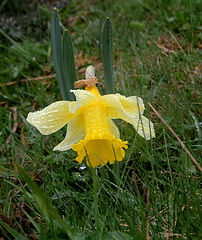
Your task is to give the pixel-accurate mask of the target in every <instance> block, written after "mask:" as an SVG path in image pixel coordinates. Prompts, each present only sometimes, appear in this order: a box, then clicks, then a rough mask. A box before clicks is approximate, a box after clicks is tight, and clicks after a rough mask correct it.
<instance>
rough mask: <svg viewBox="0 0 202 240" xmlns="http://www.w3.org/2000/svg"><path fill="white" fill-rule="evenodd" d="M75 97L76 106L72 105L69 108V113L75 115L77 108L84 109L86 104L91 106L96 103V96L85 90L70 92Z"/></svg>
mask: <svg viewBox="0 0 202 240" xmlns="http://www.w3.org/2000/svg"><path fill="white" fill-rule="evenodd" d="M71 92H73V93H74V95H75V97H76V102H77V104H76V105H75V106H73V105H72V107H71V108H70V112H72V113H75V112H76V111H77V110H78V109H79V108H81V107H84V106H86V105H88V104H91V103H93V102H95V101H96V96H95V95H94V94H93V93H91V92H89V91H86V90H71Z"/></svg>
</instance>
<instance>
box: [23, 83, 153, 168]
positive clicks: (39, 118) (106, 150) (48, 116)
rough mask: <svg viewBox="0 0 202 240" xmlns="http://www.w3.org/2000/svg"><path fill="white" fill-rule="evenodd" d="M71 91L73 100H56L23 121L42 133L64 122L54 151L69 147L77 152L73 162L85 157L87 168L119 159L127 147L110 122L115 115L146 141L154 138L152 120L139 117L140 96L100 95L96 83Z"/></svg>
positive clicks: (51, 131) (60, 126)
mask: <svg viewBox="0 0 202 240" xmlns="http://www.w3.org/2000/svg"><path fill="white" fill-rule="evenodd" d="M71 91H72V92H73V93H74V95H75V97H76V101H58V102H55V103H52V104H50V105H49V106H47V107H46V108H44V109H43V110H41V111H37V112H33V113H29V114H28V117H27V121H28V122H29V123H30V124H31V125H33V126H35V127H36V128H37V129H38V130H39V131H40V132H41V133H42V134H44V135H48V134H51V133H54V132H56V131H57V130H59V129H60V128H62V127H63V126H64V125H66V124H68V125H67V133H66V137H65V139H64V140H63V141H62V142H61V143H60V144H59V145H57V146H56V147H55V148H54V150H60V151H66V150H69V149H71V148H72V149H73V150H74V151H76V152H77V154H78V156H77V158H76V161H78V162H79V163H81V162H82V161H83V159H84V158H85V157H86V162H87V164H88V165H89V166H91V167H96V166H99V165H101V166H103V165H105V164H106V163H107V162H109V163H110V164H113V163H114V161H115V160H117V161H121V160H122V159H123V158H124V156H125V151H124V149H127V148H128V146H127V141H124V142H123V141H122V140H121V139H120V133H119V130H118V128H117V127H116V125H115V124H114V122H113V121H112V119H118V118H120V119H123V120H124V121H126V122H128V123H130V124H132V125H133V126H134V128H135V129H136V131H137V133H138V134H139V135H140V136H142V137H144V138H145V139H146V140H149V139H151V138H153V137H155V132H154V127H153V123H152V122H150V121H149V120H148V119H147V118H146V117H144V116H143V112H144V104H143V101H142V99H141V98H138V97H136V96H131V97H125V96H122V95H120V94H108V95H104V96H101V95H100V93H99V91H98V89H97V87H96V86H93V87H92V88H88V87H86V90H71Z"/></svg>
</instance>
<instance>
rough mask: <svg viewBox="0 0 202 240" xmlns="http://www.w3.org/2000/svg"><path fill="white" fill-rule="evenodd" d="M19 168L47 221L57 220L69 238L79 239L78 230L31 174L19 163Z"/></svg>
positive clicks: (50, 222)
mask: <svg viewBox="0 0 202 240" xmlns="http://www.w3.org/2000/svg"><path fill="white" fill-rule="evenodd" d="M17 168H18V170H19V171H20V173H21V175H22V176H23V178H24V179H25V181H26V183H27V185H28V187H29V189H30V190H31V191H32V195H34V197H35V200H36V203H37V205H38V206H39V207H40V214H41V215H42V216H43V217H44V220H46V222H47V223H49V224H53V223H52V221H57V224H58V225H59V226H60V228H62V230H63V231H64V232H65V233H66V234H67V235H68V236H69V238H68V239H78V238H77V237H76V231H75V230H74V229H73V228H72V227H71V225H70V223H69V222H66V221H64V220H63V219H62V218H61V216H60V215H59V214H58V212H57V211H56V209H55V208H54V207H53V205H52V203H51V201H50V199H49V198H48V197H47V196H46V195H45V194H44V193H43V192H42V191H41V189H40V188H39V187H38V186H37V184H36V183H35V182H34V181H33V180H32V179H31V178H30V176H29V175H27V173H26V172H25V171H24V169H23V168H21V167H20V166H19V165H17Z"/></svg>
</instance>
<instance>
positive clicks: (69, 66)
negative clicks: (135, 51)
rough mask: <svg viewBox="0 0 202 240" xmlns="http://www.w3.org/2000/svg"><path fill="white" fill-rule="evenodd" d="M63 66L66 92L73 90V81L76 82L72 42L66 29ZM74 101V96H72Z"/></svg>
mask: <svg viewBox="0 0 202 240" xmlns="http://www.w3.org/2000/svg"><path fill="white" fill-rule="evenodd" d="M63 66H64V75H65V81H66V82H67V88H68V90H70V89H73V86H74V81H76V80H77V74H76V68H75V62H74V52H73V47H72V41H71V38H70V35H69V32H68V31H67V29H66V30H65V32H64V37H63ZM72 97H73V99H71V100H74V95H73V94H72Z"/></svg>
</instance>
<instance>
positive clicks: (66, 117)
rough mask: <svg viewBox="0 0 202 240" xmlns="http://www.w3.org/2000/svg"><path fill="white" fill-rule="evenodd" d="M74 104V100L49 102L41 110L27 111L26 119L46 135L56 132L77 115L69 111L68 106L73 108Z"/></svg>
mask: <svg viewBox="0 0 202 240" xmlns="http://www.w3.org/2000/svg"><path fill="white" fill-rule="evenodd" d="M75 105H76V102H75V101H74V102H69V101H58V102H55V103H52V104H50V105H49V106H47V107H45V108H44V109H42V110H41V111H37V112H33V113H29V114H28V116H27V121H28V122H29V123H30V124H31V125H33V126H34V127H36V128H37V129H38V130H39V131H40V132H41V133H42V134H44V135H48V134H51V133H54V132H56V131H57V130H59V129H60V128H62V127H63V126H64V125H65V124H67V123H68V122H69V121H70V120H71V119H73V118H74V117H75V116H76V115H78V114H73V113H71V112H70V111H69V108H70V107H71V108H73V107H74V106H75Z"/></svg>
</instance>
